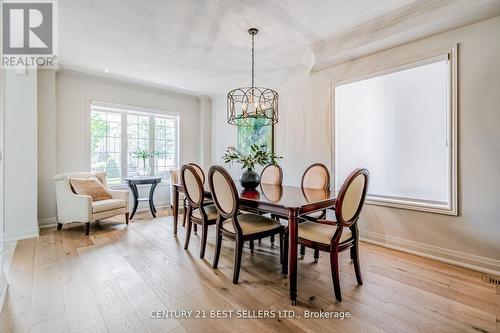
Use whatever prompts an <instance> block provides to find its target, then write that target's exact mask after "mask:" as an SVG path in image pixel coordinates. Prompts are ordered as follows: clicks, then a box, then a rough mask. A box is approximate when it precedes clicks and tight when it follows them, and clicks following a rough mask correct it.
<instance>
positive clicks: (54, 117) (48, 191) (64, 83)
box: [38, 70, 210, 225]
mask: <svg viewBox="0 0 500 333" xmlns="http://www.w3.org/2000/svg"><path fill="white" fill-rule="evenodd" d="M38 90H39V94H43V95H44V96H43V100H42V97H40V101H39V115H40V117H43V119H40V121H39V131H40V136H41V135H42V133H43V135H44V137H43V138H40V144H39V149H40V154H39V156H40V158H41V159H40V161H39V164H40V170H39V171H40V172H39V178H40V179H39V184H40V187H41V188H40V194H41V195H42V192H43V194H44V197H43V198H40V200H39V219H40V224H41V225H44V224H53V223H54V222H55V220H54V218H55V216H56V205H55V195H54V194H53V181H52V177H53V175H54V174H56V173H66V172H78V171H88V170H89V169H90V164H89V162H88V161H89V160H88V159H89V137H88V135H89V133H88V121H89V118H88V113H89V103H90V100H91V99H97V100H102V101H107V102H116V103H121V104H129V105H137V106H144V107H151V108H155V109H160V110H166V111H174V112H178V113H179V114H180V144H181V147H180V164H181V165H182V164H183V163H187V162H196V163H200V159H201V157H202V154H201V152H200V142H202V139H201V136H200V132H201V130H202V128H203V127H204V126H205V125H203V126H202V123H201V120H200V119H201V117H200V112H201V111H204V110H205V109H206V108H204V110H201V109H200V101H199V99H198V97H196V96H192V95H188V94H182V93H177V92H172V91H168V90H164V89H158V88H152V87H147V86H142V85H138V84H132V83H127V82H123V81H118V80H112V79H107V78H102V77H97V76H92V75H87V74H83V73H77V72H72V71H67V70H61V71H58V72H57V73H55V75H54V73H50V71H40V79H39V84H38ZM53 96H55V99H54V101H53ZM204 103H207V102H204ZM208 103H209V100H208ZM205 111H206V110H205ZM209 111H210V110H209V108H208V111H207V112H209ZM125 188H126V187H125ZM148 190H149V187H144V188H141V189H140V191H141V195H144V196H146V195H147V192H148ZM167 203H169V191H168V186H167V185H164V184H162V185H160V186H159V187H158V188H157V190H156V193H155V204H156V205H157V206H161V205H165V204H167ZM146 207H147V203H145V202H144V203H140V207H139V209H141V208H146Z"/></svg>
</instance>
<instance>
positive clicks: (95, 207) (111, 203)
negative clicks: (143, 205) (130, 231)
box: [92, 199, 127, 214]
mask: <svg viewBox="0 0 500 333" xmlns="http://www.w3.org/2000/svg"><path fill="white" fill-rule="evenodd" d="M126 206H127V202H126V201H125V200H122V199H106V200H99V201H93V202H92V213H94V214H95V213H100V212H105V211H108V210H113V209H118V208H124V207H126Z"/></svg>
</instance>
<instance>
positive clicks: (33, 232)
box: [3, 226, 38, 242]
mask: <svg viewBox="0 0 500 333" xmlns="http://www.w3.org/2000/svg"><path fill="white" fill-rule="evenodd" d="M33 237H38V226H33V227H28V228H23V229H20V230H16V231H14V232H6V233H5V234H4V235H3V240H4V242H10V241H17V240H21V239H26V238H33Z"/></svg>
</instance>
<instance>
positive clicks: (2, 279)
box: [0, 270, 9, 312]
mask: <svg viewBox="0 0 500 333" xmlns="http://www.w3.org/2000/svg"><path fill="white" fill-rule="evenodd" d="M0 274H1V276H0V312H2V308H3V304H4V303H5V296H6V295H7V288H8V287H9V284H8V283H7V277H6V276H5V273H4V272H3V271H1V270H0Z"/></svg>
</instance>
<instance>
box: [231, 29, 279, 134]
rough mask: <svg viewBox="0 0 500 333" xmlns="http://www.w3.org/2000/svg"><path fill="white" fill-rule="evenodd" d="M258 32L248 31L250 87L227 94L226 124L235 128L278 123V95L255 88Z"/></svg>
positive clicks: (268, 90)
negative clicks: (235, 126)
mask: <svg viewBox="0 0 500 333" xmlns="http://www.w3.org/2000/svg"><path fill="white" fill-rule="evenodd" d="M258 32H259V30H257V29H255V28H250V29H248V33H249V34H250V36H251V37H252V86H251V87H245V88H236V89H233V90H231V91H230V92H228V93H227V122H228V123H229V124H231V125H237V126H253V125H254V123H255V121H257V120H258V121H259V124H260V125H261V126H266V125H273V124H275V123H277V122H278V93H277V92H276V91H274V90H272V89H269V88H261V87H255V84H254V83H255V69H254V67H255V49H254V40H255V35H257V33H258Z"/></svg>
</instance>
